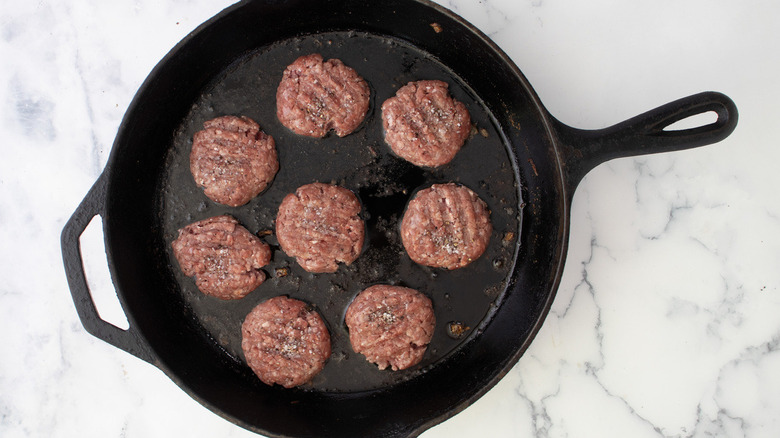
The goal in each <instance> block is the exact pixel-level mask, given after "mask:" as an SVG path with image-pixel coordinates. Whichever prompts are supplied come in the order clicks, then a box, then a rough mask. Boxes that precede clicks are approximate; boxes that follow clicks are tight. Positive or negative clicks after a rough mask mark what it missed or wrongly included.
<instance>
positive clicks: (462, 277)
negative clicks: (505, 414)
mask: <svg viewBox="0 0 780 438" xmlns="http://www.w3.org/2000/svg"><path fill="white" fill-rule="evenodd" d="M314 52H317V53H320V54H322V55H323V57H324V58H325V59H330V58H338V59H341V60H342V61H344V63H345V64H346V65H348V66H350V67H352V68H354V69H355V70H356V71H357V72H358V74H360V75H361V76H362V77H363V78H365V79H366V81H367V82H368V84H369V86H370V87H371V105H370V108H369V112H368V114H367V116H366V120H365V121H364V122H363V124H362V125H361V126H360V127H359V128H358V130H357V131H356V132H354V133H352V134H350V135H348V136H346V137H343V138H339V137H337V136H336V135H335V134H333V133H331V134H329V135H328V136H327V137H326V138H324V139H313V138H309V137H303V136H298V135H296V134H294V133H292V132H291V131H289V130H287V129H286V128H285V127H284V126H282V125H281V124H280V123H279V121H278V120H277V118H276V100H275V98H276V87H277V86H278V84H279V81H280V80H281V76H282V71H283V70H284V68H285V67H286V66H287V65H288V64H290V63H292V62H293V61H294V60H295V59H296V58H297V57H299V56H301V55H305V54H309V53H314ZM420 79H440V80H443V81H445V82H447V83H448V84H449V86H450V93H451V94H452V95H453V97H454V98H456V99H458V100H460V101H461V102H463V103H464V104H465V105H466V107H467V108H468V110H469V112H470V114H471V118H472V125H473V129H472V134H471V136H470V138H469V139H468V140H467V141H466V143H465V145H464V147H463V148H462V149H461V151H460V152H459V153H458V154H457V155H456V156H455V159H454V160H453V161H452V162H450V163H449V164H447V165H445V166H442V167H440V168H438V169H422V168H418V167H416V166H414V165H412V164H410V163H407V162H406V161H404V160H402V159H400V158H398V157H396V156H395V155H393V154H392V152H391V150H390V148H389V146H387V145H386V144H385V143H384V138H383V132H382V120H381V110H380V106H381V104H382V102H384V100H385V99H387V98H389V97H391V96H393V95H394V94H395V92H396V91H397V90H398V88H399V87H401V86H403V85H405V84H406V83H407V82H409V81H414V80H420ZM230 114H232V115H245V116H248V117H250V118H252V119H253V120H255V121H256V122H258V123H259V124H260V126H261V129H263V130H264V131H265V132H266V133H267V134H270V135H271V136H273V137H274V139H275V141H276V147H277V151H278V154H279V163H280V170H279V173H278V174H277V175H276V178H275V179H274V181H273V183H272V184H271V185H270V186H269V188H268V189H266V191H265V192H263V193H261V194H260V195H259V196H258V197H256V198H254V199H253V200H252V201H250V202H249V203H248V204H247V205H244V206H241V207H237V208H232V207H227V206H223V205H219V204H216V203H214V202H212V201H211V200H209V199H208V198H207V197H206V196H205V195H204V194H203V190H202V189H201V188H199V187H197V186H196V185H195V182H194V180H193V178H192V174H191V173H190V170H189V154H190V150H191V146H192V136H193V134H194V133H195V132H196V131H198V130H200V129H202V127H203V122H204V121H206V120H209V119H211V118H214V117H218V116H222V115H230ZM172 141H173V144H172V145H171V147H170V150H169V152H168V155H167V157H166V163H165V169H164V170H163V175H162V177H161V179H160V180H159V185H160V187H159V188H158V193H161V195H160V198H159V202H160V206H159V208H160V210H159V215H160V217H159V221H160V223H161V224H162V232H163V236H162V240H163V241H164V242H165V245H166V248H165V256H167V258H168V262H167V269H169V270H170V273H169V274H170V276H172V277H173V278H174V279H175V280H174V282H175V283H176V284H177V285H178V287H174V288H171V289H169V290H168V291H167V292H165V293H167V294H170V295H171V296H170V297H169V299H170V300H172V301H173V302H176V303H181V305H180V306H179V307H180V311H182V312H184V313H186V315H187V316H188V318H189V319H190V320H191V321H192V324H193V326H194V327H195V330H196V331H201V333H202V335H203V336H204V337H206V338H208V339H209V341H210V344H211V345H212V346H213V347H214V348H215V349H216V350H218V354H223V355H225V356H226V357H227V358H228V359H227V361H228V362H232V365H233V366H234V367H237V368H239V369H241V370H242V372H243V373H246V374H247V375H251V371H249V368H248V367H246V365H245V361H244V358H243V353H242V352H241V323H242V322H243V319H244V317H245V316H246V314H248V313H249V311H250V310H251V309H252V308H253V307H254V306H255V305H257V304H258V303H259V302H261V301H264V300H266V299H268V298H270V297H273V296H277V295H288V296H291V297H293V298H298V299H301V300H304V301H306V302H308V303H310V304H312V305H314V306H315V307H316V309H317V310H318V311H319V312H320V314H321V315H322V316H323V318H324V319H325V321H326V324H327V325H328V327H329V330H330V333H331V338H332V355H331V358H330V360H329V361H328V363H327V364H326V366H325V369H324V370H323V371H322V372H321V373H320V374H319V375H317V376H316V377H315V378H314V380H313V381H312V382H311V383H310V384H307V385H303V386H302V388H304V389H307V388H309V389H315V390H318V391H336V392H353V391H361V390H369V389H377V388H382V387H386V386H389V385H393V384H395V383H398V382H400V381H404V380H408V379H409V378H411V377H413V376H415V375H417V374H419V373H421V372H425V370H426V369H429V368H430V367H431V366H435V364H436V362H437V361H439V360H440V359H442V358H444V357H446V356H448V355H450V354H452V353H453V352H455V351H456V350H457V348H458V346H459V345H461V344H463V343H464V342H468V340H469V339H470V338H471V337H473V336H475V335H476V333H478V332H479V330H480V327H481V325H484V324H485V323H487V322H488V321H489V320H490V317H491V316H492V314H493V310H494V309H495V308H497V307H498V305H499V304H500V301H501V298H502V296H503V294H504V291H505V290H506V287H507V284H506V282H507V278H508V277H509V274H510V273H511V272H512V268H513V266H514V263H515V260H514V259H515V252H516V251H515V248H516V245H517V239H518V236H519V230H520V221H521V213H522V212H521V200H520V199H519V191H520V184H519V182H518V181H517V178H516V170H515V166H514V163H513V160H512V159H511V158H510V157H511V154H510V153H509V152H508V150H507V147H506V145H505V140H504V139H503V137H502V134H501V133H500V130H499V129H498V128H496V122H495V120H494V118H493V116H492V114H491V113H490V111H489V110H488V109H487V108H486V106H485V104H484V103H483V102H482V101H481V100H480V99H479V97H478V96H477V95H476V94H475V93H474V92H473V91H472V89H471V88H470V87H469V84H466V83H464V81H463V80H462V79H461V78H459V77H458V76H457V75H456V74H455V73H453V72H452V71H451V70H449V69H448V68H447V67H445V66H444V65H443V64H442V63H440V62H439V61H438V60H437V59H435V58H433V57H432V56H431V55H430V54H428V53H426V52H425V51H423V50H420V49H419V48H416V47H412V46H410V45H409V44H408V43H405V42H403V41H401V40H398V39H393V38H388V37H385V36H377V35H373V34H370V33H362V32H353V31H343V32H329V33H319V34H313V35H305V36H298V37H294V38H288V39H284V40H281V41H279V42H276V43H274V44H272V45H269V46H265V47H259V48H257V49H255V50H254V51H252V52H250V53H246V54H245V55H244V56H243V57H241V58H240V59H237V60H236V61H235V62H233V64H231V65H230V66H228V67H227V68H226V69H224V70H223V71H222V72H221V74H220V75H218V76H217V77H215V78H214V79H213V80H212V81H211V83H210V84H209V86H207V87H206V88H205V89H204V90H203V92H202V94H201V95H200V96H199V97H198V98H197V100H196V101H195V103H194V105H193V106H192V108H191V110H190V111H189V113H188V114H187V115H186V117H185V118H184V119H183V120H182V122H181V124H180V126H179V129H178V130H177V131H176V132H175V133H174V134H173V136H172ZM314 181H320V182H326V183H334V184H338V185H340V186H343V187H346V188H348V189H350V190H352V191H353V192H354V193H355V194H356V195H357V196H358V198H359V199H360V201H361V203H362V205H363V210H362V212H361V216H362V218H363V219H364V220H365V222H366V239H365V244H364V247H363V251H362V253H361V255H360V257H359V258H358V259H357V260H356V261H355V262H354V263H353V264H352V265H351V266H346V265H343V264H341V265H340V267H339V269H338V271H337V272H336V273H334V274H311V273H307V272H306V271H304V270H303V269H302V268H300V266H298V264H297V263H296V262H295V260H294V259H293V258H292V257H288V256H287V255H286V254H285V253H284V252H283V251H281V249H280V248H279V245H278V242H277V240H276V238H275V236H274V235H273V234H266V233H267V232H272V231H273V229H274V219H275V216H276V212H277V209H278V207H279V204H280V203H281V201H282V199H283V198H284V196H285V195H287V194H288V193H292V192H294V191H295V189H296V188H298V187H299V186H301V185H303V184H307V183H310V182H314ZM450 181H454V182H458V183H461V184H464V185H466V186H467V187H469V188H471V189H472V190H474V191H475V192H476V193H477V194H478V195H479V196H480V197H481V198H482V199H483V200H484V201H485V202H486V203H487V205H488V207H489V208H490V212H491V220H492V222H493V235H492V236H491V240H490V244H489V246H488V249H487V250H486V252H485V254H483V255H482V256H481V257H480V258H479V259H478V260H476V261H475V262H473V263H471V264H470V265H468V266H467V267H465V268H462V269H458V270H454V271H447V270H443V269H434V268H428V267H424V266H421V265H417V264H415V263H414V262H412V261H411V259H409V257H408V256H407V255H406V252H405V251H404V249H403V246H402V244H401V240H400V235H399V224H400V220H401V218H402V215H403V212H404V209H405V206H406V204H407V202H408V201H409V199H410V198H411V197H412V196H413V195H414V193H415V192H416V191H418V190H420V189H423V188H427V187H429V186H430V185H431V184H435V183H444V182H450ZM220 214H230V215H232V216H234V217H235V218H237V219H238V220H239V222H240V223H241V224H242V225H244V226H245V227H247V229H249V231H250V232H252V233H260V235H261V239H262V240H263V241H265V242H267V243H268V244H270V245H271V248H272V251H273V258H272V261H271V263H270V264H269V265H267V266H266V267H264V268H263V270H264V271H265V272H266V274H267V275H268V279H267V280H266V282H265V283H263V284H262V285H261V286H259V287H258V288H257V289H256V290H255V291H253V292H252V293H250V294H249V295H248V296H247V297H245V298H243V299H240V300H235V301H222V300H219V299H216V298H213V297H209V296H205V295H204V294H202V293H201V292H200V291H199V290H198V289H197V287H196V286H195V283H194V281H193V279H191V278H188V277H186V276H184V275H183V274H182V272H181V270H180V269H179V265H178V263H177V262H176V260H175V258H174V257H173V254H172V251H171V248H170V243H171V242H172V241H173V240H174V239H175V238H176V236H177V230H178V229H179V228H181V227H184V226H185V225H187V224H189V223H192V222H194V221H197V220H200V219H204V218H207V217H211V216H216V215H220ZM163 264H165V263H163ZM283 272H286V273H287V275H282V273H283ZM376 283H388V284H397V285H402V286H407V287H411V288H414V289H417V290H419V291H420V292H422V293H423V294H425V295H427V296H428V297H430V298H431V299H432V301H433V304H434V310H435V313H436V329H435V333H434V336H433V339H432V341H431V344H430V346H429V347H428V351H427V352H426V354H425V357H424V359H423V361H422V363H421V364H419V365H417V366H415V367H412V368H411V369H409V370H404V371H395V372H393V371H389V370H385V371H380V370H378V368H377V367H376V366H375V365H374V364H371V363H369V362H367V361H366V360H365V358H364V357H363V356H362V355H359V354H357V353H354V352H353V351H352V348H351V347H350V344H349V334H348V332H347V329H346V326H345V324H344V313H345V311H346V308H347V306H348V305H349V303H350V302H351V300H352V299H353V298H354V296H355V295H357V293H358V292H360V291H361V290H363V289H365V288H366V287H368V286H370V285H372V284H376ZM174 310H175V308H174ZM451 322H459V323H462V324H463V325H465V326H468V327H470V330H469V331H467V332H466V334H465V335H463V336H461V337H460V338H458V337H455V336H452V335H451V334H450V333H448V326H449V323H451ZM193 354H197V353H196V352H193ZM251 377H252V378H254V376H253V375H251ZM256 384H260V385H262V384H261V383H260V382H259V380H256Z"/></svg>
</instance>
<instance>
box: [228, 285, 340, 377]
mask: <svg viewBox="0 0 780 438" xmlns="http://www.w3.org/2000/svg"><path fill="white" fill-rule="evenodd" d="M241 335H242V338H241V348H242V350H243V351H244V357H245V358H246V362H247V364H248V365H249V367H250V368H251V369H252V371H254V373H255V374H257V377H259V378H260V380H262V381H263V383H265V384H267V385H273V384H274V383H277V384H279V385H282V386H284V387H285V388H292V387H294V386H298V385H301V384H303V383H306V382H308V381H309V380H311V378H312V377H314V376H315V375H316V374H317V373H319V372H320V371H322V368H323V367H324V366H325V361H326V360H328V358H329V357H330V333H329V332H328V328H327V327H326V326H325V322H323V320H322V318H321V317H320V315H319V314H318V313H317V312H316V311H315V310H314V309H313V308H312V307H311V306H309V305H308V304H306V303H304V302H303V301H299V300H295V299H292V298H287V297H284V296H279V297H275V298H271V299H269V300H267V301H264V302H262V303H260V304H258V305H257V306H256V307H255V308H254V309H252V311H251V312H249V315H247V317H246V319H244V323H243V324H242V326H241Z"/></svg>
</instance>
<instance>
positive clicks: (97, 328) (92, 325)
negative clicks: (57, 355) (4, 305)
mask: <svg viewBox="0 0 780 438" xmlns="http://www.w3.org/2000/svg"><path fill="white" fill-rule="evenodd" d="M106 180H107V178H106V176H105V173H103V174H102V175H100V178H98V180H97V181H96V182H95V184H94V185H93V186H92V188H91V189H90V190H89V193H87V196H85V197H84V200H83V201H81V204H79V206H78V208H76V211H75V212H74V213H73V216H71V217H70V219H69V220H68V222H67V223H66V224H65V228H63V230H62V236H61V245H62V260H63V262H64V264H65V274H66V275H67V277H68V285H69V286H70V293H71V295H72V296H73V303H74V304H75V306H76V312H78V315H79V318H80V319H81V323H82V324H83V325H84V328H85V329H86V330H87V332H89V333H91V334H92V335H93V336H95V337H97V338H99V339H102V340H104V341H106V342H108V343H109V344H111V345H113V346H115V347H117V348H120V349H122V350H125V351H126V352H128V353H130V354H132V355H134V356H136V357H139V358H141V359H143V360H145V361H147V362H149V363H154V357H153V355H152V353H151V351H150V349H149V347H148V346H147V344H146V343H145V342H144V340H143V338H142V337H141V335H140V334H139V333H138V332H137V331H135V330H134V329H133V326H132V323H131V324H130V328H129V329H128V330H122V329H120V328H119V327H117V326H115V325H113V324H111V323H109V322H106V321H104V320H103V319H102V318H100V315H99V314H98V311H97V308H96V307H95V302H94V301H93V300H92V295H91V294H90V291H89V286H88V285H87V278H86V276H85V275H84V265H83V262H82V257H81V245H80V242H79V238H80V237H81V235H82V234H83V233H84V230H85V229H86V228H87V226H88V225H89V223H90V221H91V220H92V218H93V217H95V216H97V215H101V217H102V216H104V215H103V212H104V207H105V199H106V196H105V195H106Z"/></svg>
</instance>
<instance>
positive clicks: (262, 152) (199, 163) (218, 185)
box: [190, 116, 279, 207]
mask: <svg viewBox="0 0 780 438" xmlns="http://www.w3.org/2000/svg"><path fill="white" fill-rule="evenodd" d="M203 127H204V129H203V130H202V131H198V132H196V133H195V135H194V136H193V139H192V152H191V153H190V170H191V171H192V176H193V177H194V178H195V183H196V184H197V185H199V186H201V187H204V188H205V194H206V196H208V197H209V199H211V200H212V201H214V202H218V203H220V204H225V205H229V206H231V207H238V206H240V205H244V204H246V203H247V202H249V200H250V199H252V198H254V197H255V196H257V195H258V194H260V192H262V191H263V190H265V188H266V187H267V186H268V184H270V182H271V181H272V180H273V179H274V176H275V175H276V172H277V171H278V170H279V161H278V158H277V156H276V145H275V143H274V139H273V138H272V137H271V136H270V135H267V134H265V133H264V132H263V131H261V130H260V125H258V124H257V123H255V121H254V120H252V119H250V118H248V117H236V116H222V117H217V118H216V119H212V120H209V121H207V122H205V123H204V124H203Z"/></svg>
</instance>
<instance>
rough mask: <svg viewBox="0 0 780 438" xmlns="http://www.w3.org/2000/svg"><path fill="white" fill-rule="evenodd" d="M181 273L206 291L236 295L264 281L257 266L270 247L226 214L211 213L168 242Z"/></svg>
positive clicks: (264, 260)
mask: <svg viewBox="0 0 780 438" xmlns="http://www.w3.org/2000/svg"><path fill="white" fill-rule="evenodd" d="M171 246H172V247H173V254H174V256H175V257H176V260H178V262H179V266H180V267H181V270H182V271H183V272H184V274H185V275H187V276H189V277H195V285H196V286H197V287H198V289H200V290H201V292H203V293H205V294H206V295H212V296H214V297H217V298H221V299H223V300H233V299H239V298H243V297H244V296H246V295H247V294H248V293H249V292H252V291H253V290H254V289H255V288H256V287H257V286H259V285H260V284H262V283H263V281H265V273H264V272H263V271H261V270H260V268H262V267H263V266H265V265H266V264H268V262H269V261H270V260H271V249H270V248H269V247H268V245H266V244H265V243H263V242H262V241H260V239H259V238H258V237H257V236H255V235H253V234H252V233H250V232H249V231H247V229H246V228H244V227H243V226H241V225H240V224H239V223H238V221H237V220H236V219H234V218H232V217H230V216H215V217H212V218H209V219H204V220H202V221H198V222H195V223H193V224H190V225H187V226H186V227H184V228H182V229H180V230H179V237H178V238H177V239H176V240H175V241H173V243H172V244H171Z"/></svg>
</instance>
